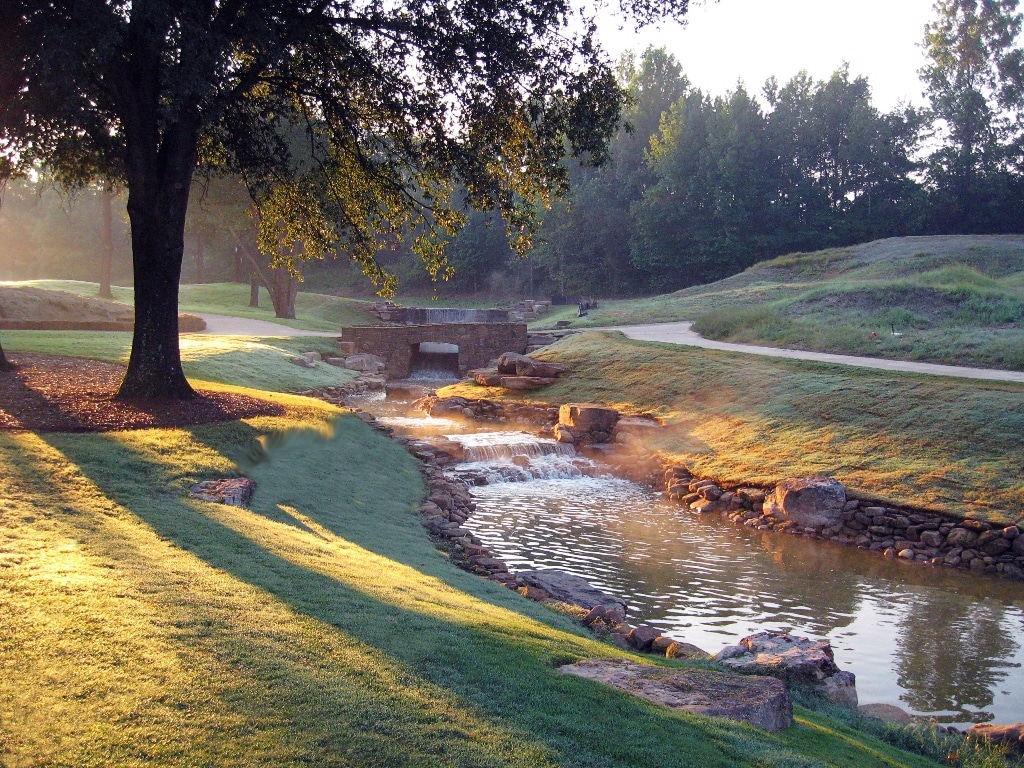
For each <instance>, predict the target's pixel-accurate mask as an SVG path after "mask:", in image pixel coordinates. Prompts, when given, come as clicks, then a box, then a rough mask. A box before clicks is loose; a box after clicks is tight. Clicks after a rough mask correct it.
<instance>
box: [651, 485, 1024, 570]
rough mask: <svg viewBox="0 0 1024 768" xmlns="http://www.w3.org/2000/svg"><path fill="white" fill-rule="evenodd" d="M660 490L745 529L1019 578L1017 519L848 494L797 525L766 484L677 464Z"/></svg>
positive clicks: (1021, 549)
mask: <svg viewBox="0 0 1024 768" xmlns="http://www.w3.org/2000/svg"><path fill="white" fill-rule="evenodd" d="M663 487H664V490H665V493H666V495H667V496H668V497H669V498H671V499H673V500H675V501H678V502H681V503H682V504H684V505H686V506H687V507H688V508H689V509H690V510H691V511H693V512H696V513H700V514H708V513H720V514H724V515H726V516H728V518H729V519H730V520H732V521H733V522H735V523H737V524H740V525H743V526H745V527H747V528H755V529H757V530H761V531H777V532H782V533H790V534H796V535H799V536H805V537H808V538H811V539H816V540H819V541H832V542H834V543H836V544H845V545H847V546H855V547H858V548H859V549H865V550H870V551H872V552H879V553H881V554H883V555H884V556H885V557H888V558H894V559H895V558H899V559H901V560H907V561H913V562H918V563H929V564H931V565H941V566H945V567H949V568H961V569H968V570H970V571H972V572H977V573H987V574H999V575H1003V576H1008V577H1011V578H1015V579H1024V535H1022V533H1024V531H1022V528H1024V518H1021V520H1019V521H1018V523H1017V524H1016V525H1011V526H1005V527H1004V526H996V525H992V524H991V523H987V522H985V521H982V520H976V519H972V518H968V519H966V520H960V519H958V518H954V517H949V516H947V515H943V514H940V513H938V512H932V511H929V510H922V509H916V508H913V507H906V506H895V505H883V504H880V503H878V502H877V501H871V500H864V499H856V498H848V499H847V501H846V502H845V504H844V505H843V507H842V511H841V514H840V515H839V516H838V517H837V519H836V520H835V521H834V522H832V523H831V524H828V525H800V524H797V523H795V522H794V521H792V520H787V519H784V518H783V515H781V514H780V511H779V507H778V505H777V504H776V503H775V502H776V499H775V494H776V492H775V490H774V489H766V488H760V487H754V486H749V487H745V486H734V487H732V488H731V489H730V488H726V487H723V486H721V485H719V484H717V483H715V482H714V481H713V480H710V479H701V478H697V477H694V476H693V475H692V474H691V473H690V470H689V469H688V468H687V467H685V466H681V465H669V466H666V467H665V468H664V473H663Z"/></svg>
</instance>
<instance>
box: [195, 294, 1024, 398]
mask: <svg viewBox="0 0 1024 768" xmlns="http://www.w3.org/2000/svg"><path fill="white" fill-rule="evenodd" d="M191 314H194V315H196V316H198V317H201V318H203V320H205V321H206V330H205V331H203V333H207V334H210V335H214V336H335V337H337V336H340V335H341V331H340V330H339V331H306V330H303V329H301V328H290V327H288V326H287V325H280V324H279V323H273V322H270V321H269V320H254V319H251V318H247V317H230V316H228V315H213V314H209V313H205V312H204V313H199V312H193V313H191ZM692 325H693V323H689V322H681V323H655V324H653V325H622V326H615V327H607V328H585V329H581V330H588V331H621V332H622V333H623V334H624V335H625V336H626V337H627V338H630V339H636V340H637V341H661V342H665V343H668V344H681V345H684V346H688V347H702V348H704V349H718V350H721V351H723V352H738V353H740V354H745V355H764V356H766V357H783V358H787V359H790V360H816V361H818V362H822V363H836V364H838V365H853V366H857V367H859V368H874V369H876V370H881V371H902V372H906V373H927V374H931V375H933V376H952V377H955V378H961V379H982V380H986V381H1012V382H1017V383H1020V384H1024V372H1021V371H1003V370H998V369H993V368H968V367H966V366H962V365H938V364H936V363H916V362H911V361H909V360H886V359H883V358H880V357H857V356H854V355H834V354H831V353H828V352H806V351H804V350H800V349H781V348H778V347H761V346H757V345H754V344H733V343H731V342H726V341H713V340H712V339H705V338H704V337H703V336H701V335H700V334H698V333H697V332H696V331H694V330H693V329H692V328H691V327H690V326H692Z"/></svg>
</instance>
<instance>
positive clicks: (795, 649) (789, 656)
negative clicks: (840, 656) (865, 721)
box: [715, 632, 857, 707]
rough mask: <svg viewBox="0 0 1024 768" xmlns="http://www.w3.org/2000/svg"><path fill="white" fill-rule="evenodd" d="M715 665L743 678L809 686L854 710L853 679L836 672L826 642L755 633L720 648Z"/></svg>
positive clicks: (834, 663) (844, 673) (854, 680)
mask: <svg viewBox="0 0 1024 768" xmlns="http://www.w3.org/2000/svg"><path fill="white" fill-rule="evenodd" d="M715 661H718V662H721V663H722V664H724V665H725V666H727V667H729V668H730V669H733V670H735V671H737V672H741V673H743V674H747V675H770V676H771V677H777V678H779V679H780V680H785V681H786V682H790V683H796V684H798V685H806V686H810V687H812V688H815V689H817V690H818V691H819V692H820V693H822V694H823V695H824V696H826V697H827V698H829V699H831V700H832V701H835V702H837V703H839V704H844V705H846V706H851V707H856V706H857V688H856V678H855V677H854V675H853V673H852V672H844V671H842V670H840V669H839V667H838V665H837V664H836V662H835V658H834V656H833V654H832V646H831V644H830V643H829V642H828V640H809V639H808V638H806V637H793V636H792V635H786V634H783V633H781V632H758V633H757V634H755V635H750V636H749V637H744V638H743V639H742V640H740V641H739V643H737V644H736V645H729V646H726V647H725V648H723V649H722V650H721V651H719V652H718V654H716V656H715Z"/></svg>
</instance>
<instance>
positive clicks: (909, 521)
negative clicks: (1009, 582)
mask: <svg viewBox="0 0 1024 768" xmlns="http://www.w3.org/2000/svg"><path fill="white" fill-rule="evenodd" d="M416 405H417V407H419V408H421V409H422V410H424V411H425V412H427V413H429V414H430V415H432V416H439V415H445V414H457V415H461V416H464V417H467V418H472V419H476V420H480V421H490V422H495V423H501V424H504V423H517V424H520V425H523V426H527V427H534V428H538V429H539V433H540V434H542V435H546V436H550V435H553V434H555V432H556V430H557V429H558V425H559V409H558V408H555V407H553V406H545V405H536V404H529V405H526V404H519V403H504V402H498V401H494V400H486V399H480V400H470V399H468V398H463V397H451V398H438V397H437V396H436V395H429V396H427V397H426V398H423V399H421V400H419V401H417V403H416ZM634 427H635V425H634V424H633V423H632V422H631V421H629V420H625V419H624V420H622V421H620V422H619V425H618V426H617V427H616V428H615V430H614V431H613V432H612V433H611V434H610V435H609V436H608V439H609V440H610V441H611V442H609V443H607V444H598V445H591V446H590V447H589V451H588V453H589V454H590V455H592V456H594V455H596V456H598V457H599V458H601V459H603V460H604V461H606V462H607V463H608V464H609V465H610V466H611V469H612V471H613V472H614V473H615V474H620V475H623V476H626V477H628V478H629V479H631V480H636V481H641V482H647V483H649V484H651V485H653V486H654V487H656V488H658V489H659V490H662V491H664V493H665V494H666V496H668V498H670V499H672V500H673V501H676V502H679V503H680V504H682V505H683V506H684V507H686V508H687V509H689V510H690V511H691V512H694V513H697V514H721V515H724V516H726V517H728V519H729V520H731V521H733V522H734V523H736V524H738V525H743V526H745V527H747V528H754V529H756V530H761V531H774V532H778V533H788V534H790V535H798V536H804V537H805V538H810V539H813V540H816V541H830V542H832V543H834V544H840V545H844V546H852V547H857V548H858V549H862V550H867V551H871V552H877V553H879V554H880V555H883V556H885V557H887V558H890V559H899V560H901V561H905V562H913V563H919V564H927V565H932V566H942V567H946V568H951V569H957V570H961V571H967V572H970V573H971V574H984V575H991V576H1003V577H1007V578H1012V579H1018V580H1024V536H1022V535H1021V534H1022V533H1024V516H1021V517H1020V519H1019V520H1018V521H1017V523H1016V524H1015V525H1010V526H998V525H993V524H992V523H989V522H986V521H983V520H978V519H976V518H973V517H970V516H968V517H967V518H966V519H959V518H955V517H952V516H949V515H945V514H943V513H940V512H935V511H933V510H928V509H921V508H917V507H911V506H907V505H896V504H891V503H881V502H879V501H877V500H874V499H867V498H858V497H856V496H855V495H853V494H851V493H850V492H849V491H848V490H847V489H846V488H844V487H843V486H842V485H841V484H840V483H838V482H837V481H835V480H831V479H829V478H820V479H819V478H811V479H808V478H797V479H793V480H784V481H782V482H780V483H779V484H777V485H776V486H774V487H765V486H763V485H756V484H744V483H720V482H718V481H716V480H714V479H713V478H702V477H699V476H697V475H695V474H694V473H693V472H692V471H691V470H690V469H689V468H688V467H686V466H685V465H682V464H676V463H672V462H665V461H664V460H663V459H661V458H660V457H659V456H657V455H650V454H647V455H638V454H637V452H636V441H632V440H629V439H628V438H629V433H628V432H627V431H626V430H632V429H634ZM623 443H625V444H628V446H629V451H628V455H623V454H620V453H619V449H620V448H621V447H622V445H623ZM808 482H811V483H815V482H816V483H818V484H819V485H820V486H821V492H820V493H810V492H809V491H808V490H806V489H803V488H801V487H799V486H800V484H802V483H808ZM790 490H793V491H795V493H794V494H792V496H791V499H792V500H793V503H791V504H790V503H787V502H786V501H785V497H786V496H788V495H789V494H790ZM801 498H803V502H802V504H803V505H804V506H808V507H809V508H810V510H811V511H810V512H809V513H808V514H803V515H801V514H791V513H790V509H791V508H796V507H799V506H801V502H800V501H798V500H799V499H801ZM837 501H839V502H840V503H839V504H838V506H837V505H836V502H837Z"/></svg>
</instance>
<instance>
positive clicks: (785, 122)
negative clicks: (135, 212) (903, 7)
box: [0, 0, 1024, 313]
mask: <svg viewBox="0 0 1024 768" xmlns="http://www.w3.org/2000/svg"><path fill="white" fill-rule="evenodd" d="M1017 9H1018V0H939V2H937V3H936V5H935V18H934V20H933V21H932V22H931V23H930V24H928V26H927V27H926V29H925V37H924V50H925V54H926V63H925V65H924V67H923V68H922V69H921V79H922V84H923V87H924V91H925V95H926V97H927V99H928V104H927V106H925V107H920V108H915V107H911V106H905V105H901V106H898V107H897V108H895V109H893V110H891V111H889V112H881V111H879V110H878V109H877V108H876V107H875V106H874V105H873V104H872V100H871V88H870V85H869V83H868V81H867V80H866V79H865V78H863V77H853V76H851V74H850V72H849V69H848V68H847V67H846V66H845V65H844V66H842V67H841V68H840V69H838V70H837V71H836V72H835V73H834V74H833V75H832V76H831V77H830V78H829V79H827V80H814V79H813V78H811V77H809V76H808V75H807V74H806V73H800V74H797V75H796V76H795V77H793V78H791V79H790V80H789V81H788V82H786V83H779V82H777V81H776V80H774V79H772V80H769V81H768V82H767V83H765V84H764V86H763V87H762V88H761V89H760V91H759V92H757V93H752V92H750V91H748V90H747V88H746V86H744V85H743V84H742V83H740V84H738V85H737V86H736V88H735V89H734V90H732V91H730V92H729V93H726V94H724V95H713V94H708V93H705V92H704V91H702V90H701V89H699V88H695V87H694V86H693V85H692V84H691V83H690V82H689V81H688V80H687V78H686V76H685V73H683V72H682V70H681V67H680V65H679V63H678V62H677V61H676V60H675V59H674V58H673V57H672V56H671V55H670V54H669V53H667V52H666V51H664V50H661V49H649V50H647V51H645V52H643V53H642V54H640V55H636V54H627V55H626V56H624V57H623V59H622V60H621V61H620V63H619V66H618V70H617V76H618V79H619V82H620V84H621V85H622V86H623V87H625V88H626V90H627V91H628V93H629V95H630V98H629V101H628V104H627V107H626V109H625V112H624V113H623V126H622V127H621V128H620V129H619V130H618V132H617V133H616V134H615V136H614V137H613V139H612V141H611V145H610V148H609V158H608V161H607V162H606V163H605V164H604V165H601V166H600V167H591V166H589V165H587V164H586V162H585V158H584V160H571V161H570V160H567V161H566V165H567V168H568V175H569V180H570V184H571V193H570V195H569V196H568V197H566V198H564V199H561V200H556V201H554V202H553V204H552V207H551V208H550V210H548V211H547V212H546V213H545V214H544V216H543V224H542V226H541V227H540V229H539V231H538V232H536V233H535V234H534V235H533V243H532V244H533V248H532V250H531V252H530V258H528V259H522V258H519V254H517V253H516V252H514V251H513V249H512V248H511V247H510V245H509V237H508V232H507V229H509V228H508V227H507V224H506V220H505V219H503V218H502V216H501V215H500V213H498V212H497V211H494V212H491V213H488V212H477V211H471V212H469V214H468V219H467V221H466V224H465V226H464V227H463V228H462V229H461V231H460V232H459V233H458V234H457V235H456V236H455V237H453V238H452V240H451V241H450V243H449V245H448V248H447V258H448V262H449V264H450V266H451V267H452V268H453V271H452V273H451V274H450V275H449V279H448V281H447V284H446V285H444V288H443V290H444V292H445V293H464V294H473V295H484V294H486V295H490V296H492V297H502V298H504V297H509V296H515V295H549V294H553V295H559V294H560V295H566V296H569V297H574V296H579V295H595V296H612V295H617V296H624V295H637V294H642V293H652V292H663V291H670V290H676V289H679V288H683V287H686V286H689V285H694V284H698V283H704V282H709V281H712V280H716V279H719V278H722V277H725V276H727V275H729V274H733V273H735V272H738V271H740V270H742V269H744V268H746V267H747V266H750V265H751V264H754V263H756V262H758V261H761V260H763V259H766V258H771V257H773V256H776V255H780V254H783V253H789V252H794V251H808V250H817V249H820V248H827V247H833V246H843V245H849V244H853V243H857V242H863V241H868V240H873V239H877V238H881V237H890V236H899V235H919V234H982V233H1005V232H1022V231H1024V130H1022V125H1021V122H1022V121H1021V118H1022V110H1024V60H1022V56H1024V54H1022V51H1021V48H1020V45H1019V37H1020V31H1021V14H1020V13H1019V12H1018V10H1017ZM29 186H30V185H29ZM37 186H45V182H39V184H38V185H37ZM27 189H28V186H22V187H21V188H19V189H15V188H13V185H12V188H11V189H9V190H8V193H7V200H6V203H5V208H4V212H3V216H0V235H2V238H0V240H2V242H4V243H5V245H4V246H2V247H3V249H4V250H5V251H6V253H4V254H0V255H2V256H3V259H2V260H0V277H3V278H7V279H18V278H25V277H42V276H57V274H56V273H58V272H59V265H58V264H56V263H51V262H50V261H48V259H47V258H38V259H31V258H29V257H28V256H27V253H28V250H29V249H30V248H31V249H36V248H38V249H39V252H41V253H42V252H44V250H43V249H42V246H41V240H42V239H43V238H41V237H40V236H38V230H39V225H32V224H31V223H30V219H29V217H28V213H27V212H28V209H30V208H32V207H33V206H34V207H36V208H45V206H44V205H43V202H44V201H45V199H46V198H45V197H44V198H43V199H40V198H39V197H38V195H37V196H36V197H32V196H31V195H29V194H28V193H27ZM101 194H102V190H101V189H100V188H98V187H97V188H96V189H95V190H92V191H90V190H80V191H79V192H78V198H79V203H78V207H79V208H83V207H84V209H86V210H94V209H96V206H97V205H98V203H95V204H94V203H93V202H91V201H90V195H92V196H93V197H95V198H96V199H97V200H98V198H99V196H100V195H101ZM455 194H456V195H458V194H460V193H459V192H456V193H455ZM53 208H54V204H53V203H52V202H51V203H50V210H51V213H50V216H51V217H53V216H54V214H53V213H52V209H53ZM71 210H72V214H74V212H75V209H74V208H72V209H71ZM122 210H123V203H122ZM23 214H24V215H23ZM115 219H116V221H115V243H116V244H117V247H118V248H119V249H120V250H124V249H125V247H126V242H125V235H124V225H123V223H121V224H118V223H117V222H119V221H123V214H122V218H121V219H117V217H115ZM33 226H35V227H36V229H35V230H33V229H32V227H33ZM258 228H259V218H258V216H257V215H256V214H255V212H254V210H253V208H252V207H251V205H250V203H249V202H248V199H247V196H246V195H245V191H244V189H243V188H242V186H241V185H240V184H239V183H237V182H235V181H233V180H232V179H230V178H219V179H214V180H213V181H201V182H199V183H197V184H196V185H195V188H194V189H193V194H192V202H191V203H190V207H189V218H188V224H187V228H186V249H185V262H184V265H183V279H184V280H186V281H196V282H202V281H205V280H224V279H235V280H242V281H244V280H248V279H250V277H251V276H255V277H254V278H253V279H254V280H257V281H261V282H263V283H264V284H266V285H267V286H268V287H269V288H270V289H271V293H272V295H274V294H275V285H276V286H277V292H278V293H281V292H282V291H283V295H284V305H285V306H283V307H282V308H280V311H283V312H285V313H287V312H288V308H287V306H286V305H287V300H288V297H289V296H292V297H293V296H294V293H293V289H294V283H293V282H291V281H289V280H288V279H287V273H285V274H282V273H281V271H280V270H277V271H276V272H275V271H273V270H270V269H269V265H270V261H271V259H272V257H273V254H266V255H261V254H260V252H259V248H258V243H257V231H258ZM85 229H86V230H87V231H89V233H90V234H89V239H92V237H93V235H92V231H93V230H95V229H96V225H85ZM76 242H77V243H78V245H77V248H78V249H79V250H81V248H82V246H81V240H80V239H79V240H77V241H76ZM96 242H97V243H98V242H99V240H97V241H96ZM381 246H382V247H381V251H380V253H379V254H378V256H377V260H378V261H379V262H380V263H381V265H382V266H383V267H384V268H385V269H388V270H390V271H392V272H394V273H395V274H397V275H398V277H399V279H400V281H401V284H402V286H403V289H405V290H423V291H428V290H431V282H430V278H429V276H428V275H427V274H426V273H425V272H424V270H423V266H422V259H421V256H420V255H417V254H415V253H414V252H413V249H412V248H411V247H410V245H409V244H408V241H405V242H401V241H400V240H399V239H398V238H396V239H395V240H394V241H392V242H382V243H381ZM97 248H98V246H97ZM120 264H121V265H122V266H121V267H120V268H118V267H117V265H115V275H118V276H123V274H124V272H125V271H126V267H127V264H126V263H125V261H124V257H122V260H121V262H120ZM88 271H89V270H88V269H85V268H83V266H82V264H81V260H80V263H79V264H78V265H77V266H76V267H75V268H74V269H66V270H64V271H63V272H62V273H60V276H69V277H86V276H87V273H88ZM301 271H302V272H303V273H304V275H305V279H306V281H307V284H308V285H309V287H311V288H315V289H318V290H332V289H338V288H342V289H345V288H347V289H349V290H353V291H360V290H362V291H365V292H367V293H369V290H370V289H369V288H368V286H367V284H366V282H365V278H364V277H363V275H362V273H361V269H360V268H359V265H358V264H353V263H352V262H351V261H350V260H344V259H342V260H338V261H335V260H331V259H327V260H325V261H311V262H308V263H305V264H303V265H302V267H301ZM93 279H99V278H98V277H95V278H93ZM277 303H278V302H277V300H276V299H275V305H276V304H277ZM280 311H279V313H280Z"/></svg>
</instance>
